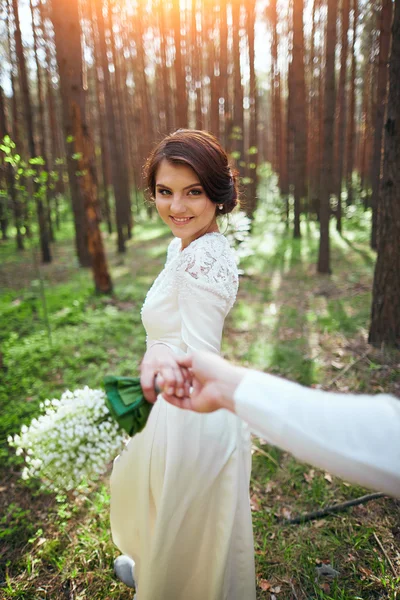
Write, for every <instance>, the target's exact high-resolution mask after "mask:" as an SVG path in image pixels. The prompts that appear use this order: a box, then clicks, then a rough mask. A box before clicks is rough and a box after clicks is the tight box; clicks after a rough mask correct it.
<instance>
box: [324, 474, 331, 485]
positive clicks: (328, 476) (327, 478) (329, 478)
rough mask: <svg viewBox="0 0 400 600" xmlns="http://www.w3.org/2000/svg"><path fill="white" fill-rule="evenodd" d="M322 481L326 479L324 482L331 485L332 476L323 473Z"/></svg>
mask: <svg viewBox="0 0 400 600" xmlns="http://www.w3.org/2000/svg"><path fill="white" fill-rule="evenodd" d="M324 479H326V481H329V483H332V475H329V473H325V475H324Z"/></svg>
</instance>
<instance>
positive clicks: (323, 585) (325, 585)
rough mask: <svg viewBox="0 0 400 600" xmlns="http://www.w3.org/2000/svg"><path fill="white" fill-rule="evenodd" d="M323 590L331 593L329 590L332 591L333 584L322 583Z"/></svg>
mask: <svg viewBox="0 0 400 600" xmlns="http://www.w3.org/2000/svg"><path fill="white" fill-rule="evenodd" d="M319 587H320V588H321V590H324V592H326V593H327V594H329V592H330V591H331V586H330V585H329V583H321V584H320V586H319Z"/></svg>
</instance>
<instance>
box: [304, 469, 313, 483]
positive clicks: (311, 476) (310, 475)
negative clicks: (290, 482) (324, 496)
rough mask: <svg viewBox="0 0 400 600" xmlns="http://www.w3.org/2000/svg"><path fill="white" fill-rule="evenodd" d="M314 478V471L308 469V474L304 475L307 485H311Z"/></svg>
mask: <svg viewBox="0 0 400 600" xmlns="http://www.w3.org/2000/svg"><path fill="white" fill-rule="evenodd" d="M314 476H315V469H310V470H309V471H308V473H304V479H305V480H306V481H307V483H311V482H312V480H313V479H314Z"/></svg>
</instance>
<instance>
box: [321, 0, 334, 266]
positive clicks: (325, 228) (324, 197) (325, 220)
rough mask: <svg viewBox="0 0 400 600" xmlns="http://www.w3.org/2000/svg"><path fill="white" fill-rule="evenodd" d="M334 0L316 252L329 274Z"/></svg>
mask: <svg viewBox="0 0 400 600" xmlns="http://www.w3.org/2000/svg"><path fill="white" fill-rule="evenodd" d="M336 19H337V1H336V0H328V20H327V30H326V66H325V89H324V143H323V149H322V169H321V176H322V181H323V185H322V186H321V196H320V198H321V201H320V212H319V217H320V241H319V252H318V267H317V268H318V272H319V273H330V272H331V266H330V238H329V220H330V211H331V208H330V194H331V190H332V189H333V174H334V171H333V142H334V120H335V48H336Z"/></svg>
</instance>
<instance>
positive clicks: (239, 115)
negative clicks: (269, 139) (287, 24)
mask: <svg viewBox="0 0 400 600" xmlns="http://www.w3.org/2000/svg"><path fill="white" fill-rule="evenodd" d="M240 8H241V0H232V43H233V48H232V58H233V90H234V101H233V121H232V125H233V127H232V130H231V133H230V136H231V140H232V142H231V143H232V148H233V149H234V151H235V152H236V153H238V155H236V157H237V158H236V160H237V164H238V166H239V172H240V173H241V174H243V167H242V165H241V164H240V163H241V162H243V161H244V115H243V86H242V74H241V69H240V37H239V29H240Z"/></svg>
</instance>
